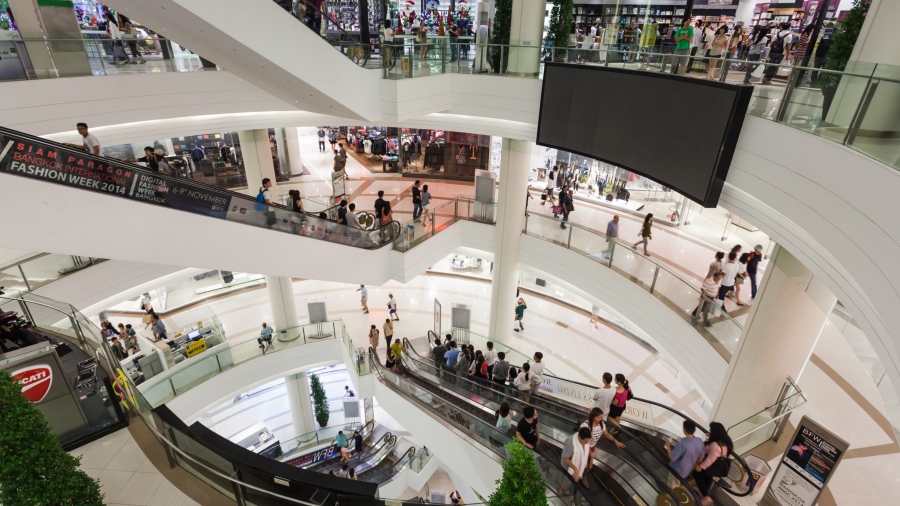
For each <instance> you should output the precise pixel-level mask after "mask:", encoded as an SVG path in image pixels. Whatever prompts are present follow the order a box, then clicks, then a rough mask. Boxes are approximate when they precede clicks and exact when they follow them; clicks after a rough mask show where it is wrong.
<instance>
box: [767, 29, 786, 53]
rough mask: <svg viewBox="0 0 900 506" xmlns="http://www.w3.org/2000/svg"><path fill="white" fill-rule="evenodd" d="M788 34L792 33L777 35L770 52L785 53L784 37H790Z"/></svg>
mask: <svg viewBox="0 0 900 506" xmlns="http://www.w3.org/2000/svg"><path fill="white" fill-rule="evenodd" d="M788 36H792V35H791V34H790V33H787V34H784V35H782V36H778V37H775V42H773V43H772V49H771V50H770V51H769V52H770V53H773V54H782V53H784V39H786V38H788Z"/></svg>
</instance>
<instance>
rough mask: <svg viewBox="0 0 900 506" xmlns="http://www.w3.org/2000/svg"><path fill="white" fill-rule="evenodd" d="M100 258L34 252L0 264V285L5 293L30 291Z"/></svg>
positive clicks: (102, 260) (94, 262)
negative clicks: (25, 256)
mask: <svg viewBox="0 0 900 506" xmlns="http://www.w3.org/2000/svg"><path fill="white" fill-rule="evenodd" d="M104 261H105V259H102V258H92V257H84V256H79V255H60V254H57V253H36V254H33V255H29V256H28V257H27V258H23V259H17V260H14V261H12V262H9V263H6V264H3V265H0V287H4V288H5V290H6V292H7V293H12V292H30V291H32V290H36V289H38V288H40V287H42V286H44V285H48V284H50V283H52V282H54V281H56V280H58V279H60V278H63V277H65V276H68V275H69V274H72V273H73V272H78V271H80V270H81V269H84V268H87V267H90V266H92V265H94V264H96V263H100V262H104Z"/></svg>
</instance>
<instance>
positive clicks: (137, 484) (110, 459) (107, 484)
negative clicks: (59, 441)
mask: <svg viewBox="0 0 900 506" xmlns="http://www.w3.org/2000/svg"><path fill="white" fill-rule="evenodd" d="M69 453H70V454H72V455H73V456H76V457H81V466H80V469H81V470H82V471H84V472H85V473H87V475H88V476H90V477H92V478H95V479H97V480H99V481H100V491H101V492H102V493H103V496H104V502H105V503H106V504H107V505H109V506H125V505H132V506H190V505H198V504H199V503H197V502H195V501H194V500H193V499H190V498H189V497H187V496H186V495H185V494H184V493H183V492H181V491H180V490H178V489H177V488H176V487H175V485H173V484H172V483H171V482H169V481H168V480H166V479H165V478H164V477H163V475H162V474H160V472H159V471H158V470H157V469H156V467H154V466H153V464H152V463H151V462H150V460H149V459H147V457H146V456H145V455H144V452H143V451H141V449H140V447H139V446H138V445H137V443H135V442H134V438H133V437H131V433H130V432H129V431H128V429H121V430H119V431H117V432H114V433H112V434H109V435H106V436H104V437H103V438H101V439H98V440H97V441H94V442H92V443H88V444H86V445H84V446H82V447H80V448H77V449H75V450H72V451H71V452H69Z"/></svg>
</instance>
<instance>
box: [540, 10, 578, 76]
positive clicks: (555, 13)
mask: <svg viewBox="0 0 900 506" xmlns="http://www.w3.org/2000/svg"><path fill="white" fill-rule="evenodd" d="M573 4H574V0H557V1H556V3H554V4H553V9H551V10H550V26H549V27H548V29H547V38H546V39H545V40H544V58H545V59H551V60H552V61H566V56H567V55H568V48H569V33H570V31H571V29H572V23H573V17H572V12H573V11H574V9H575V7H574V5H573Z"/></svg>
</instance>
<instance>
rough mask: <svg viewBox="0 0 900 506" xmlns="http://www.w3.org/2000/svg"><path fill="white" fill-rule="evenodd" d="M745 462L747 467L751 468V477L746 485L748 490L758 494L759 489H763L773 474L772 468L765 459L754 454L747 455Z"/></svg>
mask: <svg viewBox="0 0 900 506" xmlns="http://www.w3.org/2000/svg"><path fill="white" fill-rule="evenodd" d="M744 461H745V462H747V466H748V467H749V468H750V476H748V477H747V483H746V485H747V488H749V489H751V490H753V493H756V491H757V489H759V488H761V487H762V486H763V485H764V484H765V483H766V477H767V476H769V473H771V472H772V468H771V467H770V466H769V463H768V462H766V461H765V459H763V458H762V457H757V456H756V455H753V454H752V453H751V454H750V455H747V458H745V459H744Z"/></svg>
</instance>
